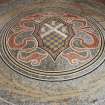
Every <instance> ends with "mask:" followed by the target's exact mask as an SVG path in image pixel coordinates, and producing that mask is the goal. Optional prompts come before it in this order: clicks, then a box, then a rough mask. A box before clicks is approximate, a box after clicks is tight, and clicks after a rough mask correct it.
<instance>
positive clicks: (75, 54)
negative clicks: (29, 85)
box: [0, 11, 105, 81]
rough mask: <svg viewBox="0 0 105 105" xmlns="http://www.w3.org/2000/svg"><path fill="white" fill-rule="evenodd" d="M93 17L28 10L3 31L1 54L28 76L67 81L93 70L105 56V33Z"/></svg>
mask: <svg viewBox="0 0 105 105" xmlns="http://www.w3.org/2000/svg"><path fill="white" fill-rule="evenodd" d="M102 30H103V29H102V28H101V27H100V25H99V24H98V23H97V22H96V21H95V20H94V19H93V18H91V17H80V16H77V15H73V14H70V13H55V12H47V13H46V12H43V13H37V12H35V11H34V12H33V11H32V12H26V13H24V14H23V13H21V15H20V14H19V15H17V16H16V17H14V18H13V19H12V20H10V21H9V22H8V23H7V24H6V25H5V26H4V28H3V29H2V30H1V33H0V34H1V38H0V40H1V44H0V45H1V49H0V50H1V57H2V59H3V61H4V62H5V63H6V64H7V65H8V66H9V67H10V68H11V69H12V70H14V71H16V72H18V73H20V74H22V75H24V76H27V77H29V78H33V79H38V80H46V81H64V80H72V79H76V78H79V77H82V76H84V75H86V74H89V73H90V72H92V71H94V70H95V69H96V68H97V67H98V66H100V65H101V64H102V62H103V61H104V57H105V48H104V35H103V32H102Z"/></svg>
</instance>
